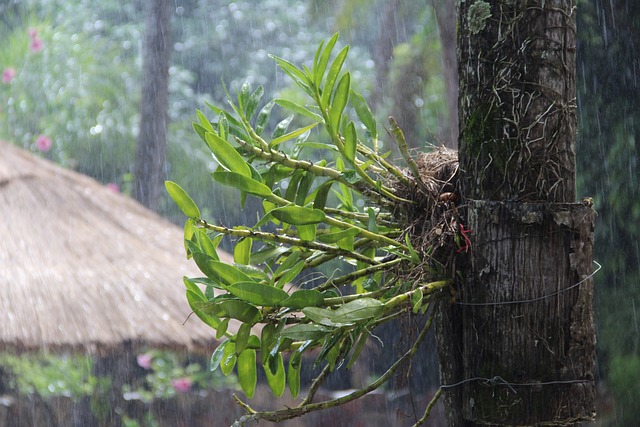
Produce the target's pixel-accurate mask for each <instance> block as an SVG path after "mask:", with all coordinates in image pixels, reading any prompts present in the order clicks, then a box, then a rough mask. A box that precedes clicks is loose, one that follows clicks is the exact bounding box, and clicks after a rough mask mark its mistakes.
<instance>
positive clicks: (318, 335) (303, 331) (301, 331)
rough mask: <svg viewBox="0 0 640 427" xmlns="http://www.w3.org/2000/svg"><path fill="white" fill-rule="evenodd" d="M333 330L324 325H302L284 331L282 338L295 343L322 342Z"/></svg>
mask: <svg viewBox="0 0 640 427" xmlns="http://www.w3.org/2000/svg"><path fill="white" fill-rule="evenodd" d="M332 330H333V329H330V328H327V327H325V326H322V325H312V324H305V323H300V324H298V325H293V326H291V327H289V328H286V329H285V330H283V331H282V333H281V336H282V337H284V338H290V339H292V340H294V341H307V340H320V339H322V338H324V337H325V336H326V335H327V334H329V333H331V331H332Z"/></svg>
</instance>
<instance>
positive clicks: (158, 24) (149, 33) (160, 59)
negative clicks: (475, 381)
mask: <svg viewBox="0 0 640 427" xmlns="http://www.w3.org/2000/svg"><path fill="white" fill-rule="evenodd" d="M143 8H144V16H145V36H144V42H143V43H144V44H143V47H142V55H143V59H142V102H141V106H140V134H139V135H138V142H137V146H136V163H135V170H134V183H133V184H134V185H133V195H134V197H135V198H136V200H138V201H139V202H140V203H142V204H143V205H145V206H146V207H148V208H150V209H152V210H157V208H158V200H159V198H160V194H161V189H162V188H163V187H162V182H163V179H164V165H165V160H166V149H167V124H168V112H167V109H168V105H169V100H168V98H169V88H168V81H169V59H170V56H171V2H170V0H147V1H144V2H143Z"/></svg>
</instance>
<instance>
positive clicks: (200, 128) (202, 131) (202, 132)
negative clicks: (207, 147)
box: [191, 122, 208, 142]
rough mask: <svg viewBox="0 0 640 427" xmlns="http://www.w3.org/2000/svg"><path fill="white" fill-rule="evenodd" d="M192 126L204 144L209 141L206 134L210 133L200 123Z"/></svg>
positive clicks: (193, 123) (194, 123) (192, 123)
mask: <svg viewBox="0 0 640 427" xmlns="http://www.w3.org/2000/svg"><path fill="white" fill-rule="evenodd" d="M191 126H192V127H193V130H194V131H195V132H196V135H198V136H199V137H200V139H202V140H203V141H204V142H207V140H206V139H205V134H206V133H207V132H208V131H207V129H205V128H204V127H203V126H202V125H201V124H200V123H196V122H191Z"/></svg>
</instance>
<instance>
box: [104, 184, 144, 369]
mask: <svg viewBox="0 0 640 427" xmlns="http://www.w3.org/2000/svg"><path fill="white" fill-rule="evenodd" d="M107 188H108V189H109V190H111V191H113V192H114V193H119V192H120V186H119V185H118V184H116V183H115V182H110V183H108V184H107ZM142 356H144V355H142ZM140 357H141V356H138V364H139V365H140V359H139V358H140ZM140 366H142V365H140ZM143 367H144V366H143Z"/></svg>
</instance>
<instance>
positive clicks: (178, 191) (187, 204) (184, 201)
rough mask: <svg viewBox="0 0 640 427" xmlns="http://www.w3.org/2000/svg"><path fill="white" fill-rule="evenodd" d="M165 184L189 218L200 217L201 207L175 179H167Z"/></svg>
mask: <svg viewBox="0 0 640 427" xmlns="http://www.w3.org/2000/svg"><path fill="white" fill-rule="evenodd" d="M164 186H165V187H166V189H167V192H168V193H169V196H171V198H172V199H173V201H174V202H175V203H176V205H178V207H179V208H180V210H181V211H182V212H183V213H184V214H185V215H186V216H188V217H189V218H195V219H198V218H200V209H198V206H196V204H195V202H194V201H193V199H192V198H191V197H189V195H188V194H187V193H186V191H184V190H183V189H182V187H180V186H179V185H178V184H176V183H175V182H173V181H165V182H164Z"/></svg>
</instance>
